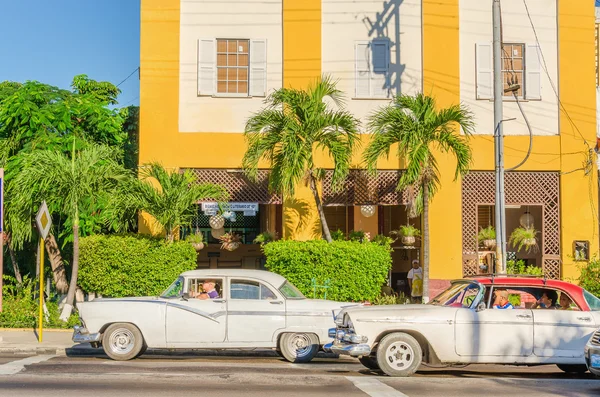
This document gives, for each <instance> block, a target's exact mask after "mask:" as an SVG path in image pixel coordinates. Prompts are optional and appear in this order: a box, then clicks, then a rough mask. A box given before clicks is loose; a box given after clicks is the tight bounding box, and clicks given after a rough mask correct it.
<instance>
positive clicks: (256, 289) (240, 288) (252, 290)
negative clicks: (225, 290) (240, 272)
mask: <svg viewBox="0 0 600 397" xmlns="http://www.w3.org/2000/svg"><path fill="white" fill-rule="evenodd" d="M230 295H231V299H253V300H265V299H277V296H276V295H275V293H273V291H271V289H270V288H269V287H267V286H266V285H264V284H262V283H259V282H256V281H250V280H231V292H230Z"/></svg>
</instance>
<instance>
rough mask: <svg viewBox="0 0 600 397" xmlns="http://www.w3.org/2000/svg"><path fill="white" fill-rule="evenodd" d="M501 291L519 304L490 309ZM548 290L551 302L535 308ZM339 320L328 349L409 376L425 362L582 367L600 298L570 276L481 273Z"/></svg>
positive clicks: (598, 319)
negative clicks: (424, 298) (417, 300)
mask: <svg viewBox="0 0 600 397" xmlns="http://www.w3.org/2000/svg"><path fill="white" fill-rule="evenodd" d="M498 290H500V291H503V294H505V295H504V296H505V297H506V295H508V296H509V297H510V299H511V300H512V301H513V302H514V309H496V308H492V307H493V299H492V298H493V297H494V296H495V295H496V294H495V291H498ZM559 294H560V298H558V296H559ZM498 296H502V294H498ZM548 296H554V303H553V304H551V305H550V304H548V308H547V309H534V307H537V305H536V302H543V301H546V302H547V303H548V302H550V301H548V300H547V297H548ZM557 302H560V306H559V305H558V304H557ZM502 305H504V306H505V307H506V306H509V305H507V304H505V303H502ZM335 322H336V325H337V327H336V328H333V329H332V330H330V337H331V338H334V341H333V342H332V343H329V344H327V345H325V346H324V349H325V350H329V351H332V352H334V353H339V354H346V355H350V356H354V357H359V360H360V361H361V363H362V364H363V365H365V366H366V367H368V368H370V369H381V370H382V371H383V372H385V373H386V374H388V375H390V376H410V375H412V374H413V373H414V372H415V371H416V370H417V369H418V368H419V366H420V364H421V363H422V362H426V363H430V364H469V363H490V364H522V365H535V364H557V365H558V367H559V368H560V369H561V370H563V371H565V372H578V373H582V372H585V371H586V370H587V368H586V365H585V364H586V360H585V357H584V353H583V352H584V346H585V344H586V342H587V341H588V339H590V336H591V335H592V334H593V332H594V331H595V330H596V329H597V328H598V326H600V299H598V298H596V297H595V296H593V295H592V294H591V293H589V292H588V291H585V290H584V289H582V288H581V287H578V286H576V285H573V284H570V283H567V282H564V281H555V280H546V279H541V278H526V277H498V276H496V277H494V276H492V277H480V278H472V279H463V280H456V281H453V282H452V283H451V285H450V287H449V288H448V289H447V290H446V291H444V292H442V293H441V294H440V295H438V296H437V297H436V298H434V299H433V300H432V301H431V302H430V303H429V304H427V305H394V306H376V307H351V308H348V309H344V310H342V311H341V312H340V313H339V314H338V315H337V317H336V320H335Z"/></svg>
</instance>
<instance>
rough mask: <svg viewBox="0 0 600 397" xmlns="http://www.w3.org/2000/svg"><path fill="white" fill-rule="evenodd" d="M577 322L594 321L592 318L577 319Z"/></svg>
mask: <svg viewBox="0 0 600 397" xmlns="http://www.w3.org/2000/svg"><path fill="white" fill-rule="evenodd" d="M577 320H579V321H592V318H591V317H577Z"/></svg>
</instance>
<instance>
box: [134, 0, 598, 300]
mask: <svg viewBox="0 0 600 397" xmlns="http://www.w3.org/2000/svg"><path fill="white" fill-rule="evenodd" d="M524 4H527V6H528V8H527V9H526V8H525V6H524ZM491 6H492V2H491V1H487V2H486V1H481V0H460V1H459V0H435V1H433V0H363V1H360V2H356V1H351V0H264V1H254V0H220V1H212V0H186V1H182V0H142V21H141V94H140V106H141V111H140V115H141V118H140V163H144V162H150V161H159V162H161V163H162V164H163V165H165V166H167V167H170V168H173V169H192V170H193V171H194V172H195V173H196V175H197V176H198V178H199V180H201V181H211V182H218V183H222V184H224V185H225V186H226V187H227V189H228V190H229V192H230V194H231V197H232V202H235V203H238V204H235V205H236V207H235V208H234V209H235V210H236V212H235V213H236V219H235V221H231V220H228V221H227V222H229V223H226V228H230V227H231V228H232V229H234V230H236V231H238V232H239V233H240V234H242V235H243V236H244V241H245V242H246V243H247V244H244V245H243V246H242V247H241V248H239V249H238V250H236V251H234V252H227V251H222V250H219V247H218V245H216V244H215V245H213V244H209V246H208V248H206V249H204V250H203V251H202V253H201V255H200V256H199V266H201V267H248V268H254V267H259V266H260V250H259V248H258V246H257V245H254V244H251V241H252V239H253V237H254V236H255V235H256V234H257V233H259V232H260V231H263V230H272V231H278V232H279V233H281V234H283V236H284V237H285V238H297V239H306V238H313V237H315V236H316V235H317V234H318V230H319V229H318V225H317V227H316V228H315V222H317V218H318V217H317V216H316V214H315V209H314V203H313V202H312V200H311V198H310V195H309V194H308V191H307V190H304V189H300V190H299V192H298V193H297V195H296V197H294V198H286V199H285V200H282V199H281V198H280V197H278V196H277V195H275V194H271V193H269V191H268V189H267V184H266V178H267V174H268V170H267V169H266V168H267V167H268V165H267V164H265V165H264V168H265V169H264V171H262V174H261V176H262V180H261V181H260V182H259V183H252V182H250V181H248V180H246V179H245V178H244V175H243V173H242V172H241V170H240V166H241V158H242V156H243V154H244V151H245V147H246V145H245V142H244V138H243V134H242V132H243V130H244V123H245V121H246V120H247V118H248V117H249V116H250V115H251V114H252V113H253V112H256V111H258V110H259V109H260V108H261V107H262V106H263V101H264V99H265V96H266V95H268V93H269V92H271V91H273V90H274V89H277V88H280V87H283V86H285V87H298V88H302V87H306V86H307V85H308V84H309V82H311V81H313V80H314V79H316V78H318V77H319V76H320V75H321V74H329V75H331V76H332V77H333V78H335V79H338V80H339V86H338V87H339V88H340V89H342V90H343V91H344V92H345V93H346V95H347V108H348V110H350V111H352V112H353V113H354V114H355V115H356V116H357V117H358V118H360V119H361V120H365V119H366V117H367V116H368V115H369V114H370V113H371V112H372V111H374V110H375V109H377V108H378V107H380V106H382V105H385V104H387V103H389V99H390V97H391V96H393V95H395V94H398V93H408V94H414V93H416V92H419V91H423V92H425V93H426V94H428V95H433V96H435V97H436V98H437V101H438V104H439V105H440V106H448V105H451V104H455V103H459V102H462V103H464V104H465V105H467V106H468V107H469V108H470V109H471V110H472V111H473V113H474V116H475V119H476V122H477V128H476V134H475V136H474V137H473V138H472V139H471V144H472V147H473V152H474V163H473V166H472V170H473V172H471V173H470V174H469V175H468V176H467V177H466V178H464V179H463V180H459V181H456V182H455V181H453V172H452V170H453V168H454V166H455V164H454V163H453V161H452V159H451V158H450V157H448V158H446V157H443V156H441V157H440V158H439V160H440V169H441V170H442V188H441V190H440V191H439V192H438V193H437V195H436V196H435V198H434V200H433V203H432V208H431V219H430V230H431V278H432V281H433V283H432V287H433V289H434V290H435V289H438V288H440V287H441V286H443V285H444V284H445V283H447V280H448V279H452V278H457V277H462V276H463V275H473V274H477V273H481V272H487V271H489V270H490V269H487V268H485V267H484V263H483V262H482V259H481V258H483V257H484V256H485V249H484V248H483V247H479V246H478V243H477V239H476V235H477V232H478V230H479V228H480V227H485V226H488V225H493V213H494V210H493V203H494V173H493V167H494V147H493V128H494V125H493V101H492V100H491V99H492V90H491V76H492V75H491V73H492V67H491V65H492V63H491V62H492V59H491V40H492V17H491V15H492V13H491ZM502 9H503V23H504V26H503V35H504V36H503V40H504V43H505V45H504V54H505V60H504V64H505V65H510V66H507V71H505V76H506V78H509V77H512V78H513V79H517V80H518V81H519V82H520V84H521V85H522V89H521V91H520V92H519V96H520V98H521V102H522V105H523V108H524V110H525V113H526V115H527V117H528V119H529V121H530V122H531V125H532V127H533V134H534V139H533V150H532V153H531V156H530V157H529V159H528V160H527V161H526V163H525V164H524V165H523V166H522V167H520V168H519V170H518V171H515V172H510V173H507V175H506V201H507V232H508V233H510V232H511V231H512V230H513V229H514V228H516V227H518V226H519V223H520V222H521V223H522V222H523V220H525V221H527V222H533V224H534V226H535V227H536V229H537V230H539V231H540V234H539V235H538V246H539V251H538V252H532V253H530V254H528V253H527V252H524V251H517V250H516V248H514V247H509V251H510V252H509V255H510V258H511V259H523V260H525V261H527V263H528V264H533V265H536V266H540V267H542V268H543V269H544V271H545V272H546V273H547V274H548V275H549V276H551V277H561V278H565V279H573V278H576V277H577V275H578V264H579V263H580V262H578V261H575V260H574V249H575V247H578V249H584V250H585V249H586V248H585V247H587V250H588V252H591V253H594V252H597V251H598V241H599V238H598V213H597V211H598V188H597V170H596V169H595V157H594V156H595V153H594V152H593V150H592V149H593V146H594V145H595V142H596V129H595V125H596V113H595V109H596V107H595V103H596V100H595V98H596V97H595V86H594V84H593V81H594V78H595V70H594V61H593V58H594V54H595V44H594V33H595V31H594V29H595V24H594V6H593V4H592V2H591V1H588V0H577V1H566V0H527V1H526V2H523V1H522V0H502ZM504 116H505V118H507V119H512V118H514V120H513V121H507V122H506V123H504V131H505V135H506V138H505V164H506V166H507V167H510V166H513V165H516V164H517V163H519V162H520V161H521V159H523V158H524V156H525V154H526V152H527V148H528V143H529V137H528V130H527V127H526V124H525V122H524V121H523V117H522V115H521V113H520V112H519V110H518V107H517V104H516V103H515V101H514V100H513V99H512V98H511V97H507V98H506V101H505V104H504ZM366 142H368V135H366V134H365V135H364V136H363V143H366ZM363 147H364V145H363ZM359 159H360V153H359V152H357V153H356V157H355V160H356V161H355V166H356V168H357V169H356V170H355V171H353V172H352V175H351V177H350V178H349V182H348V187H347V189H345V190H344V192H342V193H341V194H336V193H334V192H332V191H331V188H330V185H329V184H328V180H327V178H326V179H325V181H324V182H323V184H322V187H321V190H322V195H323V200H324V202H325V204H326V214H327V218H328V220H329V224H330V228H331V229H332V230H336V229H341V230H343V231H344V232H349V231H351V230H363V231H367V232H369V233H370V234H371V236H373V235H375V234H387V233H389V231H390V230H393V229H397V228H398V227H399V226H400V225H401V224H406V222H408V220H407V217H406V212H405V206H404V205H405V204H406V200H405V196H404V195H403V194H401V193H396V192H395V191H394V187H395V183H396V182H397V180H398V177H399V174H400V172H401V169H402V166H403V164H402V162H401V161H398V160H397V159H395V158H390V159H389V160H388V161H383V162H381V163H380V164H379V167H380V170H382V172H380V173H379V175H378V177H377V178H367V177H364V174H363V173H361V172H360V167H361V164H360V160H359ZM320 161H321V164H320V165H321V166H323V167H325V168H327V167H328V166H329V167H331V164H330V162H329V161H328V160H327V159H325V158H323V159H320ZM241 203H245V204H246V205H245V206H244V205H242V204H241ZM365 205H373V206H374V207H373V209H374V211H369V210H370V208H368V207H364V206H365ZM361 208H362V211H361ZM525 213H528V214H529V215H530V216H531V217H533V218H531V217H527V218H528V219H526V218H525V217H523V215H524V214H525ZM210 214H211V208H210V205H205V206H204V208H203V207H201V206H199V209H198V218H197V219H196V222H195V227H197V228H200V229H202V231H203V232H205V233H206V236H207V237H209V236H210V235H211V229H210V227H209V225H208V216H209V215H210ZM365 214H366V215H370V216H365ZM410 222H413V223H416V224H418V223H419V221H418V220H416V221H415V220H411V221H410ZM215 233H217V234H218V232H214V231H212V234H213V235H214V234H215ZM209 238H211V241H209V243H216V240H214V239H212V237H209ZM396 248H397V249H396V250H395V252H394V269H393V274H392V281H393V286H394V287H397V286H399V287H401V285H402V280H403V278H404V275H405V273H406V272H407V271H408V269H409V263H410V260H411V259H413V258H417V257H418V256H419V249H418V245H417V247H416V249H407V247H403V246H401V245H399V246H397V247H396Z"/></svg>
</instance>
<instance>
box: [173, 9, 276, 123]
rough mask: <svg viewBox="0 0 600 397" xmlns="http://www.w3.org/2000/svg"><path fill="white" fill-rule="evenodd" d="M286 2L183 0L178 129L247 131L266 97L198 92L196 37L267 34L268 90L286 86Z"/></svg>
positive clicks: (233, 37) (257, 36) (264, 35)
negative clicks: (251, 118)
mask: <svg viewBox="0 0 600 397" xmlns="http://www.w3.org/2000/svg"><path fill="white" fill-rule="evenodd" d="M282 28H283V27H282V2H281V1H268V2H255V1H249V2H247V3H246V2H243V1H239V0H236V1H233V0H219V1H214V0H181V27H180V29H181V30H180V36H179V45H180V48H179V51H180V56H179V131H180V132H243V131H244V125H245V123H246V120H247V119H248V117H249V116H250V115H251V114H252V113H253V112H256V111H258V110H259V109H260V108H261V107H262V106H263V100H264V98H263V97H254V98H222V97H221V98H214V97H204V96H201V97H199V96H198V84H197V75H198V67H197V61H198V39H206V38H223V39H266V40H267V93H269V92H272V91H273V90H274V89H278V88H281V86H282V67H283V60H282V59H283V54H282V47H283V46H282Z"/></svg>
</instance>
